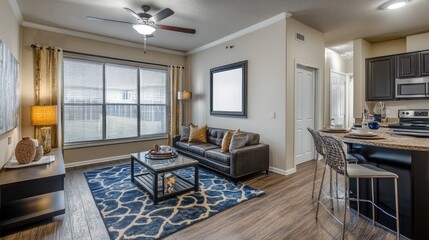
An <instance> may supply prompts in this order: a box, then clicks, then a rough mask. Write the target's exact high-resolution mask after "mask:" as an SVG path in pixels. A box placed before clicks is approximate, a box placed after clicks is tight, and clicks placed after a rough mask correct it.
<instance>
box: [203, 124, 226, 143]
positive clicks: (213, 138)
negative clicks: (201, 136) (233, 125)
mask: <svg viewBox="0 0 429 240" xmlns="http://www.w3.org/2000/svg"><path fill="white" fill-rule="evenodd" d="M225 132H226V130H225V129H220V128H209V129H208V130H207V142H208V143H211V144H215V145H217V146H220V145H221V144H222V139H223V136H224V135H225Z"/></svg>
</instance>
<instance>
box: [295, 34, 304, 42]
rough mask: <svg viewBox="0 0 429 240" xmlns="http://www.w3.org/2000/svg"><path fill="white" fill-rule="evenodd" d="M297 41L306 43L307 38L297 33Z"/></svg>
mask: <svg viewBox="0 0 429 240" xmlns="http://www.w3.org/2000/svg"><path fill="white" fill-rule="evenodd" d="M296 40H298V41H301V42H304V41H305V36H304V35H302V34H300V33H297V34H296Z"/></svg>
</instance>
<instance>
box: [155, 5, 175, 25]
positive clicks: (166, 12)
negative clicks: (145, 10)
mask: <svg viewBox="0 0 429 240" xmlns="http://www.w3.org/2000/svg"><path fill="white" fill-rule="evenodd" d="M173 14H174V12H173V10H171V9H170V8H165V9H164V10H162V11H160V12H158V13H157V14H155V15H153V16H152V18H151V19H152V20H153V21H154V22H159V21H161V20H163V19H166V18H168V17H169V16H171V15H173Z"/></svg>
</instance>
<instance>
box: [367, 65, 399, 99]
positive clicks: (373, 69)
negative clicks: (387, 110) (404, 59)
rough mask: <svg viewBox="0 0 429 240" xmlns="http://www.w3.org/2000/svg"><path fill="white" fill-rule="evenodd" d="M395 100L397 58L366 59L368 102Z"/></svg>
mask: <svg viewBox="0 0 429 240" xmlns="http://www.w3.org/2000/svg"><path fill="white" fill-rule="evenodd" d="M393 99H395V56H384V57H376V58H368V59H366V100H367V101H379V100H393Z"/></svg>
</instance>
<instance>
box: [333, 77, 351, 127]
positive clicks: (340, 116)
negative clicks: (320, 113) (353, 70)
mask: <svg viewBox="0 0 429 240" xmlns="http://www.w3.org/2000/svg"><path fill="white" fill-rule="evenodd" d="M346 106H347V105H346V75H345V74H341V73H337V72H334V71H331V120H333V121H334V123H335V124H336V125H343V126H344V127H347V125H348V124H347V121H346Z"/></svg>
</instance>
